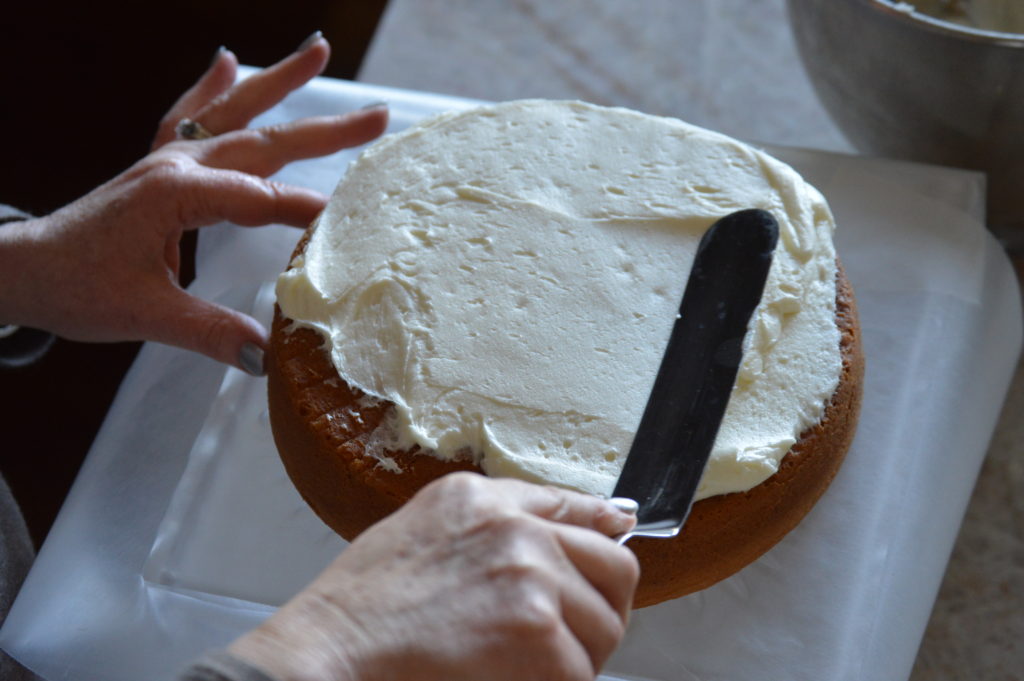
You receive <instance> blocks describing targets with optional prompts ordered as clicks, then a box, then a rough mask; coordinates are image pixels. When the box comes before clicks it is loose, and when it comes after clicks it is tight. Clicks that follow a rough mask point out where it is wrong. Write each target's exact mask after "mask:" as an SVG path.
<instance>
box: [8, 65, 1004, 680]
mask: <svg viewBox="0 0 1024 681" xmlns="http://www.w3.org/2000/svg"><path fill="white" fill-rule="evenodd" d="M378 100H385V101H388V102H389V103H390V107H391V114H392V120H391V125H390V129H391V130H398V129H401V128H403V127H405V126H407V125H408V124H409V123H411V122H412V121H414V120H416V119H418V118H420V117H422V116H424V115H426V114H429V113H432V112H434V111H439V110H444V109H449V108H461V107H465V106H470V105H472V104H473V103H472V102H467V101H465V100H457V99H451V98H446V97H439V96H434V95H427V94H423V93H414V92H407V91H398V90H391V89H386V88H379V87H373V86H367V85H362V84H356V83H350V82H343V81H336V80H329V79H318V80H316V81H315V82H314V83H313V84H312V85H311V86H310V87H307V88H305V89H304V90H302V91H301V92H299V93H296V94H295V95H293V96H292V97H290V98H289V99H288V100H286V101H285V102H284V103H282V104H281V105H279V106H278V107H277V108H276V109H274V110H273V111H272V112H270V113H269V114H267V115H266V116H264V117H263V119H262V120H261V121H258V122H272V121H279V120H287V119H291V118H293V117H296V116H300V115H310V114H323V113H331V112H337V111H346V110H349V109H352V108H355V107H358V106H362V105H365V104H367V103H370V102H374V101H378ZM769 151H771V152H773V153H775V154H776V155H777V156H779V157H781V158H782V159H783V160H785V161H788V162H789V163H791V164H792V165H794V166H795V167H796V168H797V169H798V170H799V171H800V172H802V173H803V174H804V175H805V176H806V177H807V178H808V179H809V180H810V181H811V182H812V183H814V184H815V185H816V186H818V187H819V189H821V190H822V192H823V193H824V194H825V195H826V197H827V198H828V199H829V201H830V203H831V206H832V208H833V211H834V213H835V214H836V217H837V221H838V224H839V226H840V227H839V232H838V234H837V247H838V250H839V253H840V256H841V258H842V260H843V262H844V264H845V267H846V270H847V273H848V275H849V278H850V280H851V281H852V283H853V285H854V288H855V290H856V293H857V296H858V300H859V304H860V312H861V322H862V327H863V338H864V342H865V351H866V354H867V358H868V368H867V379H866V384H865V395H864V407H863V412H862V415H861V420H860V426H859V430H858V434H857V438H856V441H855V443H854V446H853V448H852V450H851V451H850V453H849V455H848V458H847V461H846V463H845V464H844V466H843V468H842V470H841V471H840V473H839V475H838V476H837V478H836V480H835V482H834V483H833V485H832V486H831V488H830V489H829V490H828V492H827V493H826V494H825V496H824V497H823V498H822V500H821V501H820V502H819V504H818V505H817V506H816V507H815V508H814V510H813V511H812V512H811V513H810V514H809V515H808V517H807V518H806V519H805V520H804V522H803V523H802V524H801V525H800V526H799V527H798V528H797V529H796V530H794V531H793V532H792V533H790V535H788V536H787V537H786V538H785V539H784V540H783V541H782V542H781V543H780V544H779V545H778V546H776V547H775V548H774V549H772V550H771V551H770V552H768V553H767V554H766V555H765V556H764V557H762V558H761V559H760V560H758V561H756V562H755V563H754V564H752V565H750V566H749V567H747V568H746V569H744V570H742V571H741V572H740V573H738V574H737V575H735V576H734V577H732V578H730V579H728V580H726V581H724V582H722V583H720V584H718V585H716V586H714V587H712V588H710V589H707V590H705V591H703V592H700V593H697V594H694V595H691V596H688V597H685V598H682V599H679V600H676V601H672V602H668V603H664V604H662V605H659V606H655V607H652V608H648V609H645V610H643V611H639V612H637V613H635V615H634V617H633V620H632V623H631V625H630V628H629V632H628V634H627V636H626V640H625V642H624V643H623V645H622V647H621V648H620V649H619V651H618V652H617V653H616V654H615V656H614V657H613V658H612V660H611V661H610V662H609V663H608V665H607V667H606V670H605V674H606V677H607V678H619V679H649V680H664V681H669V680H671V681H676V680H686V681H690V680H698V679H699V680H700V681H711V680H723V681H724V680H726V679H728V680H735V679H754V678H758V679H782V678H785V679H808V680H811V679H813V680H815V681H823V680H829V681H832V680H836V681H838V680H841V679H849V680H851V681H852V680H860V679H883V678H885V679H904V678H906V677H907V676H908V675H909V672H910V668H911V665H912V663H913V660H914V656H915V653H916V650H917V646H918V644H919V641H920V637H921V634H922V632H923V631H924V627H925V624H926V622H927V619H928V615H929V612H930V610H931V606H932V603H933V602H934V599H935V594H936V591H937V589H938V586H939V584H940V581H941V578H942V574H943V570H944V567H945V564H946V560H947V558H948V555H949V552H950V549H951V547H952V545H953V542H954V539H955V537H956V533H957V529H958V527H959V523H960V519H961V517H962V514H963V511H964V509H965V507H966V504H967V501H968V499H969V497H970V493H971V489H972V487H973V483H974V479H975V477H976V475H977V471H978V468H979V466H980V464H981V461H982V458H983V456H984V453H985V450H986V446H987V444H988V441H989V438H990V437H991V434H992V430H993V427H994V424H995V419H996V417H997V415H998V413H999V408H1000V406H1001V404H1002V401H1003V397H1004V394H1005V390H1006V385H1007V382H1008V380H1009V377H1010V376H1011V374H1012V370H1013V367H1014V366H1015V364H1016V360H1017V357H1018V355H1019V352H1020V347H1021V318H1020V310H1019V297H1018V292H1017V288H1016V282H1015V279H1014V277H1013V274H1012V271H1011V269H1010V266H1009V263H1008V261H1007V259H1006V258H1005V256H1004V255H1003V253H1002V252H1001V251H1000V250H999V248H998V246H997V245H996V243H995V241H994V240H993V239H992V238H991V237H990V236H989V235H988V234H987V233H986V232H985V231H984V230H983V228H982V225H981V222H980V216H981V214H982V210H983V209H982V206H983V203H984V201H983V198H984V186H983V178H982V177H981V176H979V175H977V174H974V173H968V172H963V171H956V170H949V169H942V168H934V167H927V166H920V165H913V164H907V163H895V162H890V161H884V160H875V159H865V158H855V157H849V156H842V155H836V154H826V153H820V152H814V151H802V150H793V149H769ZM354 154H355V152H353V151H348V152H342V153H339V154H337V155H334V156H332V157H329V158H326V159H319V160H315V161H307V162H302V163H299V164H295V165H293V166H292V167H290V168H288V169H286V171H285V172H282V173H281V175H280V177H281V178H282V179H285V180H288V181H291V182H297V183H303V184H307V185H309V186H313V187H316V188H318V189H320V190H322V191H325V192H329V191H331V189H332V188H333V186H334V184H335V183H336V181H337V178H338V176H339V175H340V174H341V173H342V172H343V171H344V169H345V167H346V166H347V164H348V162H349V161H350V160H351V159H352V158H354ZM297 238H298V232H297V231H296V230H293V229H288V228H284V227H270V228H263V229H257V230H252V229H240V228H237V227H233V226H220V227H216V228H211V229H208V230H205V231H204V232H203V235H202V238H201V242H200V254H199V263H198V268H199V276H198V278H197V280H196V282H195V283H194V284H193V287H192V290H193V291H194V292H195V293H197V294H199V295H202V296H204V297H207V298H211V299H214V300H218V301H221V302H224V303H226V304H228V305H232V306H234V307H237V308H239V309H245V310H253V311H254V314H256V315H257V316H258V317H260V318H262V319H263V320H264V321H269V317H270V310H271V307H272V288H271V286H270V282H272V280H273V278H274V277H275V276H276V274H277V273H278V272H279V271H280V270H281V269H283V268H284V266H285V264H286V262H287V259H288V256H289V254H290V253H291V250H292V248H293V246H294V244H295V241H296V240H297ZM344 546H345V544H344V542H342V541H341V540H340V539H339V538H337V537H336V536H334V535H333V534H332V533H331V532H330V531H329V530H327V529H326V527H325V526H323V525H322V524H321V523H320V521H319V520H318V519H317V518H316V517H315V516H314V515H313V513H312V512H311V511H310V510H309V509H308V508H307V507H306V505H305V504H304V503H303V502H302V500H301V499H300V498H299V496H298V495H297V493H296V492H295V491H294V489H293V488H292V486H291V484H290V482H289V481H288V479H287V476H286V475H285V472H284V470H283V468H282V466H281V464H280V462H279V460H278V458H277V455H276V451H275V449H274V445H273V442H272V439H271V435H270V430H269V426H268V421H267V411H266V396H265V383H264V381H263V380H260V379H254V378H251V377H249V376H246V375H244V374H242V373H241V372H238V371H237V370H234V369H225V368H224V367H223V366H220V365H217V364H215V363H213V362H212V361H210V360H207V359H205V358H202V357H199V356H197V355H192V354H188V353H185V352H181V351H178V350H175V349H171V348H167V347H163V346H158V345H153V344H148V345H147V346H146V347H145V348H144V349H143V351H142V353H141V354H140V356H139V358H138V360H137V361H136V363H135V365H134V366H133V367H132V370H131V372H130V373H129V375H128V376H127V378H126V380H125V382H124V384H123V385H122V387H121V390H120V392H119V394H118V398H117V400H116V402H115V404H114V406H113V407H112V409H111V411H110V414H109V415H108V417H107V419H106V422H105V424H104V426H103V428H102V430H101V432H100V434H99V435H98V437H97V439H96V442H95V443H94V445H93V448H92V450H91V452H90V454H89V456H88V459H87V460H86V462H85V465H84V466H83V468H82V471H81V473H80V475H79V478H78V480H77V482H76V484H75V486H74V488H73V490H72V493H71V495H70V496H69V498H68V500H67V502H66V504H65V506H64V508H63V510H62V512H61V515H60V517H59V518H58V521H57V523H56V525H55V526H54V528H53V530H52V531H51V533H50V535H49V537H48V538H47V542H46V545H45V546H44V547H43V550H42V552H41V554H40V556H39V559H38V561H37V562H36V565H35V566H34V568H33V570H32V573H31V575H30V576H29V579H28V581H27V583H26V585H25V587H24V589H23V590H22V593H21V594H20V596H19V598H18V601H17V602H16V604H15V607H14V609H13V611H12V612H11V615H10V616H9V618H8V620H7V622H6V624H5V625H4V628H3V630H2V632H0V644H2V645H3V647H4V648H5V649H7V650H8V651H10V652H11V653H12V654H13V655H14V656H15V657H16V658H18V659H19V660H21V661H22V662H23V663H24V664H26V665H28V666H29V667H31V668H32V669H34V670H35V671H37V672H38V673H40V674H42V675H43V676H45V677H47V678H49V679H53V680H56V679H75V680H76V681H88V680H92V679H96V680H100V679H104V680H120V679H124V680H126V681H127V680H129V679H131V680H132V681H135V680H136V679H139V678H147V679H170V678H172V677H173V675H174V673H175V671H176V670H178V669H180V667H181V666H183V665H184V664H185V663H187V661H188V660H189V659H191V658H193V657H195V656H196V655H198V654H199V653H201V652H202V651H203V650H205V649H208V648H211V647H216V646H221V645H224V644H225V643H227V642H228V641H230V640H231V639H232V638H234V637H235V636H237V635H238V634H240V633H241V632H243V631H245V630H247V629H249V628H251V627H253V626H255V625H256V624H257V623H258V622H260V621H261V620H262V619H263V618H265V617H266V616H267V615H268V614H269V613H270V612H272V610H273V607H274V606H276V605H279V604H281V603H282V602H284V601H285V600H287V598H288V597H289V596H290V595H292V594H294V593H295V592H296V591H298V590H299V589H300V588H302V586H303V585H304V584H305V583H307V582H308V581H309V580H310V579H312V578H313V577H314V576H315V575H316V574H317V573H318V572H319V571H320V570H321V569H322V568H323V567H324V566H326V564H327V563H328V562H329V561H330V560H331V559H332V558H333V557H334V556H335V555H336V554H337V553H338V551H340V550H342V549H343V548H344Z"/></svg>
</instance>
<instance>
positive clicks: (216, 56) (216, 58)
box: [210, 45, 228, 66]
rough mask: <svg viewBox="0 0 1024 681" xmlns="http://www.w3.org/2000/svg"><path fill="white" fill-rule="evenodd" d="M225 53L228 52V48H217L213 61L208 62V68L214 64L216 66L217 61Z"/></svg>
mask: <svg viewBox="0 0 1024 681" xmlns="http://www.w3.org/2000/svg"><path fill="white" fill-rule="evenodd" d="M227 51H228V48H226V47H224V46H223V45H221V46H220V47H218V48H217V51H216V52H214V53H213V59H211V60H210V66H213V65H214V64H216V63H217V60H218V59H220V57H221V55H222V54H224V53H225V52H227Z"/></svg>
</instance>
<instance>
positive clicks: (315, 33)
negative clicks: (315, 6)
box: [295, 31, 324, 52]
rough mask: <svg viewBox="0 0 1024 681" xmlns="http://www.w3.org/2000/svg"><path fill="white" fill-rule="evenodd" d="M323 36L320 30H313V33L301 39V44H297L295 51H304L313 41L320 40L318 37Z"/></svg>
mask: <svg viewBox="0 0 1024 681" xmlns="http://www.w3.org/2000/svg"><path fill="white" fill-rule="evenodd" d="M323 37H324V34H323V32H322V31H313V33H312V34H311V35H310V36H309V37H308V38H306V39H305V40H303V41H302V44H301V45H299V49H297V50H295V51H296V52H305V51H306V50H308V49H309V48H311V47H313V43H315V42H316V41H318V40H320V38H323Z"/></svg>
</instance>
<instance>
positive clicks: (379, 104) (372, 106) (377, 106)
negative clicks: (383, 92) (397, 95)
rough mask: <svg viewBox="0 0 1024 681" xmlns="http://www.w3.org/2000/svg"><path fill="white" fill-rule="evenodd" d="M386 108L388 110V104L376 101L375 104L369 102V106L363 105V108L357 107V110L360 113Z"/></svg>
mask: <svg viewBox="0 0 1024 681" xmlns="http://www.w3.org/2000/svg"><path fill="white" fill-rule="evenodd" d="M386 108H388V103H387V102H385V101H384V100H383V99H378V100H377V101H376V102H370V103H369V104H364V105H363V106H361V107H359V110H360V111H372V110H373V109H386Z"/></svg>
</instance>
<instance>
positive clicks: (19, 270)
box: [0, 34, 387, 373]
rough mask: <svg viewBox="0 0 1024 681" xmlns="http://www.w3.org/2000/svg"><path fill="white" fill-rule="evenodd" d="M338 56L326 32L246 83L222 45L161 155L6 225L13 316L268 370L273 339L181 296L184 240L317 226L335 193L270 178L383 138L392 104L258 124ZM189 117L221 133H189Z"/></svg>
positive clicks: (181, 106)
mask: <svg viewBox="0 0 1024 681" xmlns="http://www.w3.org/2000/svg"><path fill="white" fill-rule="evenodd" d="M329 51H330V50H329V47H328V45H327V42H326V41H325V40H324V39H323V38H322V37H320V36H319V35H318V34H314V36H313V37H312V38H311V39H310V40H307V41H306V43H304V44H303V46H302V47H301V48H300V49H299V50H298V51H296V52H295V53H293V54H292V55H290V56H289V57H287V58H286V59H284V60H282V61H280V62H278V63H277V64H275V65H274V66H272V67H269V68H267V69H265V70H263V71H261V72H259V73H257V74H254V75H253V76H251V77H249V78H248V79H246V80H244V81H242V82H240V83H237V84H234V82H235V74H236V68H237V61H236V60H235V57H234V55H233V54H231V53H230V52H228V51H226V50H220V51H219V52H218V54H217V56H216V58H215V59H214V62H213V64H212V65H211V66H210V68H209V69H208V71H207V72H206V73H205V74H204V75H203V76H202V78H200V80H199V81H198V82H197V83H196V84H195V85H194V86H193V87H192V88H191V89H190V90H189V91H188V92H186V93H185V94H184V95H183V96H182V97H181V98H180V99H179V100H178V101H177V102H176V103H175V104H174V106H173V107H172V108H171V110H170V111H169V112H168V114H167V115H166V116H165V117H164V119H163V121H162V122H161V124H160V127H159V130H158V132H157V135H156V139H155V141H154V143H153V151H152V152H151V153H150V154H149V155H148V156H146V157H145V158H143V159H142V160H141V161H139V162H138V163H136V164H135V165H134V166H132V167H131V168H129V169H128V170H126V171H125V172H124V173H122V174H121V175H119V176H117V177H115V178H114V179H113V180H111V181H109V182H107V183H105V184H103V185H101V186H100V187H98V188H97V189H95V190H93V191H92V192H90V193H89V194H87V195H86V196H84V197H82V198H81V199H79V200H77V201H75V202H73V203H71V204H69V205H67V206H65V207H64V208H61V209H60V210H58V211H56V212H54V213H52V214H51V215H48V216H46V217H42V218H38V219H34V220H28V221H25V222H22V223H15V224H9V225H7V226H5V227H4V228H3V229H2V230H0V272H3V273H4V276H3V280H4V281H3V287H2V288H0V320H2V321H3V322H5V323H11V324H20V325H23V326H33V327H36V328H41V329H46V330H49V331H52V332H54V333H56V334H58V335H61V336H64V337H66V338H69V339H72V340H84V341H115V340H153V341H158V342H163V343H167V344H170V345H176V346H179V347H183V348H187V349H190V350H195V351H197V352H201V353H203V354H206V355H208V356H210V357H213V358H214V359H217V360H220V361H222V362H226V363H228V364H234V365H236V366H240V367H241V368H243V369H245V370H247V371H249V372H251V373H259V372H261V370H262V355H263V349H264V348H265V347H266V344H267V331H266V330H265V329H264V328H263V327H262V325H261V324H259V322H257V321H256V320H254V319H252V318H251V317H249V316H247V315H244V314H241V313H239V312H236V311H234V310H230V309H227V308H225V307H222V306H219V305H216V304H214V303H210V302H207V301H204V300H201V299H199V298H196V297H194V296H191V295H190V294H189V293H188V292H186V291H185V290H184V289H182V288H181V286H180V285H179V283H178V274H179V265H180V252H179V243H180V240H181V237H182V234H183V233H184V232H185V231H186V230H192V229H197V228H199V227H203V226H206V225H211V224H215V223H218V222H221V221H224V220H227V221H230V222H234V223H237V224H239V225H244V226H256V225H265V224H272V223H280V224H286V225H294V226H297V227H305V226H307V225H308V224H309V223H310V222H311V221H312V220H313V219H314V218H315V217H316V215H317V214H318V213H319V212H320V210H322V209H323V207H324V205H325V203H326V197H325V196H323V195H322V194H320V193H318V192H315V191H312V190H309V189H305V188H302V187H296V186H292V185H286V184H282V183H278V182H275V181H273V180H268V179H266V178H267V177H268V176H269V175H271V174H273V173H274V172H276V171H277V170H278V169H280V168H281V167H282V166H284V165H286V164H288V163H290V162H292V161H295V160H298V159H304V158H313V157H317V156H323V155H326V154H330V153H333V152H335V151H337V150H339V149H342V148H346V147H352V146H356V145H359V144H363V143H365V142H368V141H370V140H372V139H374V138H375V137H377V136H378V135H380V134H381V133H382V132H383V130H384V127H385V125H386V123H387V110H386V108H384V107H383V106H381V107H376V108H371V109H364V110H360V111H356V112H353V113H349V114H346V115H337V116H322V117H314V118H304V119H301V120H297V121H293V122H290V123H286V124H282V125H275V126H268V127H263V128H256V129H247V128H246V126H247V125H248V123H249V121H251V120H252V119H253V118H254V117H255V116H257V115H259V114H260V113H262V112H263V111H265V110H267V109H269V108H270V107H272V106H273V105H275V104H276V103H277V102H278V101H280V100H281V99H283V98H284V97H285V96H286V95H287V94H288V93H289V92H291V91H292V90H294V89H296V88H297V87H299V86H301V85H303V84H304V83H306V82H307V81H308V80H309V79H311V78H312V77H314V76H315V75H317V74H318V73H320V72H321V71H322V69H323V68H324V66H325V65H326V63H327V58H328V55H329ZM183 118H188V119H191V120H193V121H196V122H197V123H199V124H200V126H202V128H203V129H208V130H210V131H212V132H213V136H212V137H209V138H207V139H201V140H179V139H176V138H175V133H174V130H175V127H176V126H177V124H178V122H179V121H180V120H181V119H183Z"/></svg>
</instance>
